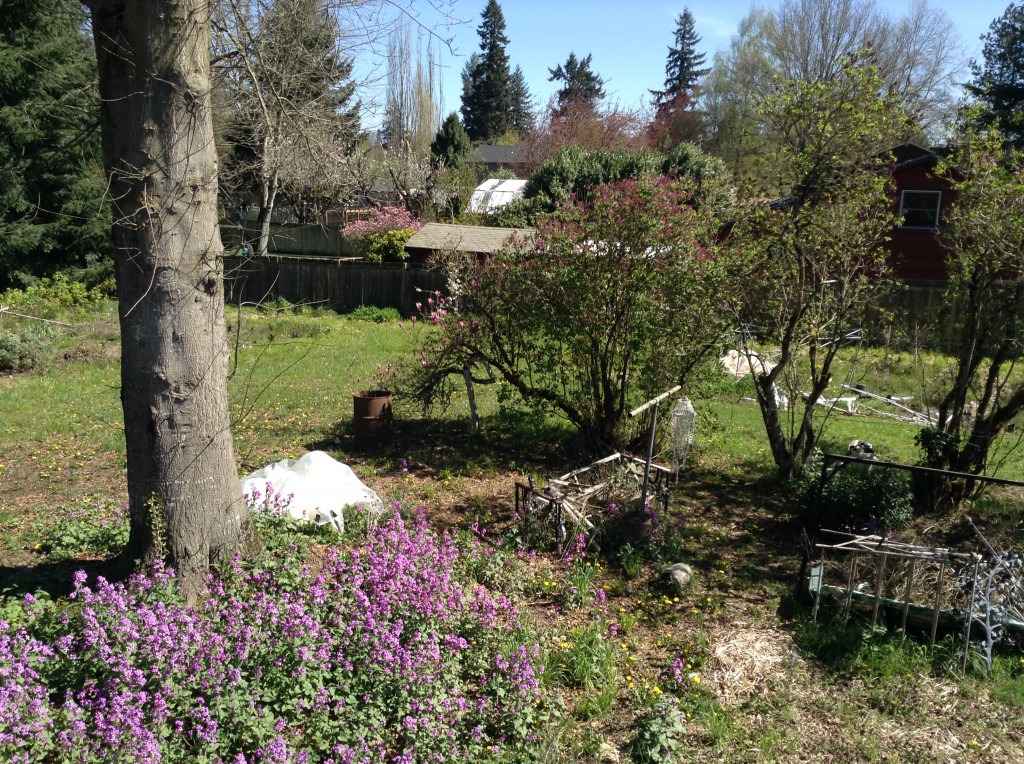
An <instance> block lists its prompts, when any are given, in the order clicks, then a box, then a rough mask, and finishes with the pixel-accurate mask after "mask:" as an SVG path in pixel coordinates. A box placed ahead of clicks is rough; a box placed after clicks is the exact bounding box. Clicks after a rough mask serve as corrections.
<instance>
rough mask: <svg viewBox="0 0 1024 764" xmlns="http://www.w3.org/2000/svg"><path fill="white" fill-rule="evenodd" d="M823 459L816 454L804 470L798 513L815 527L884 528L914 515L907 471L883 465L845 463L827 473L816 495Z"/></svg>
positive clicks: (898, 523) (899, 526)
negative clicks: (842, 466) (826, 477)
mask: <svg viewBox="0 0 1024 764" xmlns="http://www.w3.org/2000/svg"><path fill="white" fill-rule="evenodd" d="M822 466H823V460H822V458H821V455H820V454H818V455H817V456H816V457H815V458H814V459H813V460H812V462H811V463H810V464H808V465H807V468H806V469H805V470H804V477H803V479H802V483H801V486H800V491H799V494H800V498H799V515H800V518H801V519H802V520H803V521H804V522H805V523H807V524H809V525H811V526H813V527H816V528H832V529H835V530H869V531H872V532H873V531H876V530H884V529H893V530H894V529H897V528H902V527H903V526H905V525H906V524H907V523H908V522H910V520H912V519H913V517H914V493H913V488H912V486H911V482H910V479H909V477H908V475H907V473H904V472H902V471H897V470H893V469H886V468H883V467H869V468H865V467H863V466H861V465H847V466H846V467H844V468H842V469H841V470H839V472H837V473H835V474H834V475H833V476H832V477H830V478H829V479H828V480H827V481H826V482H825V485H824V486H823V487H822V488H821V495H820V497H819V496H818V490H819V484H820V479H821V470H822Z"/></svg>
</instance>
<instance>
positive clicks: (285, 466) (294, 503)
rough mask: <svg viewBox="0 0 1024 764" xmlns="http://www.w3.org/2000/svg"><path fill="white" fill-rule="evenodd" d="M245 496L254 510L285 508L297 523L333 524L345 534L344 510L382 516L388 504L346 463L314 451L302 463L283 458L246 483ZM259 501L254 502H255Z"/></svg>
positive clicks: (253, 474)
mask: <svg viewBox="0 0 1024 764" xmlns="http://www.w3.org/2000/svg"><path fill="white" fill-rule="evenodd" d="M242 493H243V494H245V496H246V499H247V500H248V501H249V503H250V505H254V511H261V510H263V509H264V507H266V506H267V497H268V496H275V497H280V498H279V499H278V500H276V501H274V500H273V499H272V500H271V504H272V505H276V506H281V505H282V504H283V507H284V511H286V512H287V513H288V514H289V515H290V516H291V517H293V518H295V519H296V520H305V521H306V522H311V523H316V524H317V525H330V526H331V527H333V528H334V529H335V530H336V531H337V532H338V533H344V532H345V516H344V509H345V508H346V507H358V508H359V509H360V510H361V511H364V512H370V513H380V512H383V511H384V502H382V501H381V499H380V497H379V496H378V495H377V494H376V493H375V492H374V491H373V490H372V489H371V488H369V487H367V486H366V484H364V483H363V482H362V481H361V480H360V479H359V478H358V477H356V474H355V473H354V472H353V471H352V470H351V469H350V468H349V467H348V466H347V465H345V464H342V463H341V462H339V461H337V460H336V459H334V458H332V457H331V456H330V454H326V453H324V452H323V451H310V452H309V453H307V454H306V455H305V456H303V457H301V458H300V459H298V460H295V459H283V460H281V461H279V462H275V463H274V464H270V465H268V466H266V467H264V468H263V469H261V470H257V471H256V472H254V473H252V474H251V475H249V477H247V478H244V479H243V480H242ZM254 498H255V499H256V500H255V501H253V499H254Z"/></svg>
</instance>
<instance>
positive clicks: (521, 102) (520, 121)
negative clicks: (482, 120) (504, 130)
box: [512, 66, 533, 137]
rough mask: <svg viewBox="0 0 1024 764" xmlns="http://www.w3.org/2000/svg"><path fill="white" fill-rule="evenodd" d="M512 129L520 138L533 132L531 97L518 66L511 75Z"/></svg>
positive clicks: (524, 77)
mask: <svg viewBox="0 0 1024 764" xmlns="http://www.w3.org/2000/svg"><path fill="white" fill-rule="evenodd" d="M512 129H513V130H515V131H516V133H517V134H518V135H519V136H520V137H522V136H525V135H529V134H530V133H531V132H533V96H531V95H530V89H529V87H527V85H526V76H525V75H524V74H523V70H522V68H521V67H519V66H517V67H516V70H515V71H514V72H513V73H512Z"/></svg>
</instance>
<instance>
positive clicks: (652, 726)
mask: <svg viewBox="0 0 1024 764" xmlns="http://www.w3.org/2000/svg"><path fill="white" fill-rule="evenodd" d="M636 727H637V732H636V737H635V738H633V742H632V743H631V744H630V747H629V752H630V758H631V759H632V760H633V761H635V762H638V764H674V763H675V762H678V761H682V755H683V751H684V750H685V748H684V746H685V745H686V722H685V716H684V713H683V709H682V708H681V707H680V705H679V701H678V700H676V698H675V697H674V696H672V695H664V696H662V698H661V699H660V700H658V702H656V703H655V704H654V706H653V707H652V708H651V710H650V712H648V713H647V714H645V715H643V716H641V717H640V718H639V719H637V723H636Z"/></svg>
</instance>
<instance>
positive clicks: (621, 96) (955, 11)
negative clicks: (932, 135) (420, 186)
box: [424, 0, 1009, 113]
mask: <svg viewBox="0 0 1024 764" xmlns="http://www.w3.org/2000/svg"><path fill="white" fill-rule="evenodd" d="M499 2H500V4H501V8H502V11H503V13H504V15H505V22H506V34H507V35H508V38H509V45H508V49H507V50H508V54H509V58H510V60H511V63H512V66H513V67H515V66H516V65H519V66H521V67H522V68H523V73H524V74H525V75H526V81H527V84H528V85H529V87H530V92H531V93H532V95H533V96H534V97H535V99H536V100H537V101H538V104H544V103H546V102H547V100H548V98H549V97H550V96H551V95H552V94H553V93H554V92H555V90H556V89H557V88H556V87H555V83H550V82H548V81H547V79H548V69H549V68H554V67H555V66H556V65H557V64H559V63H562V62H564V61H565V59H566V58H567V57H568V55H569V53H570V51H572V52H575V53H576V55H577V56H579V57H582V56H585V55H587V54H591V55H593V64H592V67H593V69H594V71H595V72H597V73H598V74H599V75H601V76H602V77H604V78H605V80H606V86H605V90H606V91H607V93H608V95H609V96H610V97H611V99H615V100H617V101H618V102H619V104H620V105H621V106H623V107H625V108H635V107H637V106H640V105H644V104H646V102H647V101H648V100H649V98H648V95H647V91H648V90H650V89H652V88H655V89H656V88H660V87H661V86H662V84H663V82H664V77H665V56H666V53H667V51H668V46H669V45H670V44H672V42H673V33H674V30H675V19H676V16H677V15H678V14H679V13H681V12H682V10H683V8H684V7H689V9H690V12H691V13H692V14H693V16H694V19H695V21H696V29H697V34H699V35H700V36H701V38H702V42H701V48H703V50H704V51H705V52H706V53H707V58H708V61H709V62H710V61H711V60H712V58H713V56H714V53H715V51H716V50H718V49H719V48H725V47H727V46H728V44H729V41H730V39H731V38H732V36H733V35H734V34H735V33H736V29H737V26H738V24H739V22H740V20H741V19H743V18H744V17H745V16H746V15H747V14H748V13H749V11H750V8H751V5H752V3H751V2H750V0H688V2H685V3H672V2H664V1H661V0H632V1H629V0H627V1H626V2H622V1H621V0H616V1H614V2H613V1H612V0H504V1H503V2H502V1H501V0H499ZM1008 2H1009V0H931V6H932V7H937V8H941V9H942V10H944V11H945V12H946V13H947V14H948V15H949V17H950V19H951V20H952V21H953V23H954V25H955V26H956V27H957V28H958V30H959V32H960V35H961V37H962V38H963V43H964V50H965V52H966V55H965V58H967V59H969V58H979V57H980V55H981V43H980V42H979V39H978V38H979V37H980V36H981V35H982V34H984V33H985V32H986V31H987V30H988V27H989V24H991V22H992V20H993V19H995V18H996V17H997V16H999V15H1001V14H1002V13H1003V11H1005V10H1006V6H1007V4H1008ZM485 4H486V0H473V1H472V2H467V1H466V0H455V2H454V6H455V16H456V17H457V18H459V19H462V20H465V21H468V23H465V24H461V25H456V26H453V27H452V28H451V29H450V30H448V31H445V30H440V33H441V34H442V35H452V36H453V38H454V41H453V48H454V51H455V55H452V54H450V53H448V51H447V50H444V51H442V56H441V59H442V61H441V63H442V65H443V67H444V69H443V95H444V102H445V113H448V112H451V111H457V110H458V108H459V105H460V100H459V99H460V94H461V90H462V84H461V78H460V73H461V71H462V68H463V66H464V64H465V62H466V59H467V58H468V57H469V55H470V54H471V53H473V52H475V51H476V50H477V49H478V45H479V37H478V36H477V33H476V28H477V26H478V25H479V23H480V13H481V11H482V10H483V8H484V6H485ZM424 5H426V4H425V3H424ZM758 5H760V6H761V7H773V6H774V5H776V0H763V1H762V2H760V3H758ZM878 5H879V6H884V7H885V8H887V9H889V10H890V11H891V12H893V13H895V14H902V13H904V12H906V10H907V9H908V8H909V7H910V5H911V0H888V1H887V2H879V3H878ZM425 20H426V19H425Z"/></svg>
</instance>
